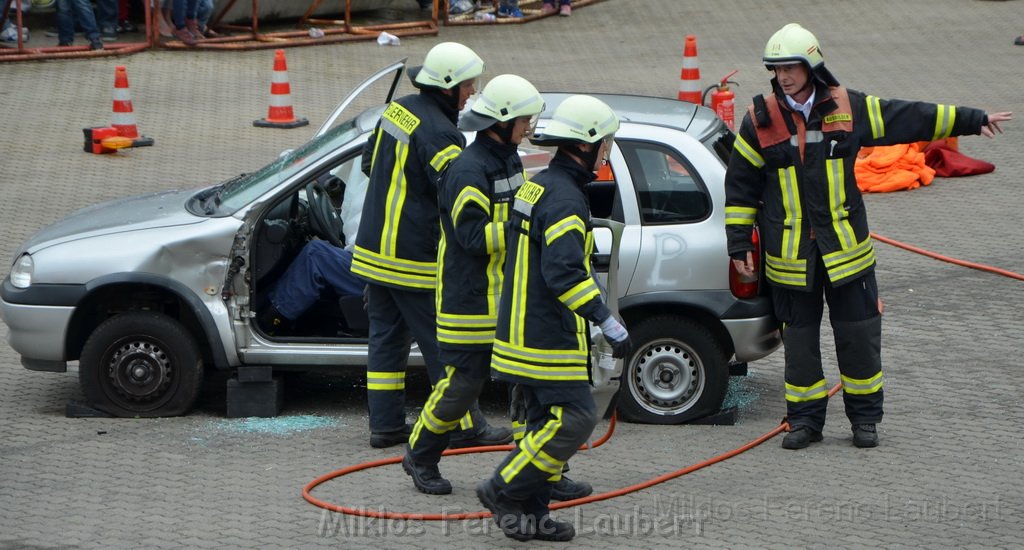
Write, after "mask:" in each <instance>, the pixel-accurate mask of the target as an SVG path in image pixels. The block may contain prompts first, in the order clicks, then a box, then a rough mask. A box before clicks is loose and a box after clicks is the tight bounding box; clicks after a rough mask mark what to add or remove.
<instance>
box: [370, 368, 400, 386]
mask: <svg viewBox="0 0 1024 550" xmlns="http://www.w3.org/2000/svg"><path fill="white" fill-rule="evenodd" d="M366 389H368V390H404V389H405V372H382V371H366Z"/></svg>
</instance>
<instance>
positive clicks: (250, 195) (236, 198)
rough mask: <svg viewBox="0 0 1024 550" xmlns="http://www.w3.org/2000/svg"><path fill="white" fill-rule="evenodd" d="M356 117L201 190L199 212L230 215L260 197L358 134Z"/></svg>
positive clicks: (198, 198)
mask: <svg viewBox="0 0 1024 550" xmlns="http://www.w3.org/2000/svg"><path fill="white" fill-rule="evenodd" d="M359 133H360V131H359V128H358V127H356V125H355V121H354V120H350V121H347V122H345V123H344V124H341V125H339V126H337V127H335V128H332V129H331V130H330V131H329V132H327V133H326V134H324V135H322V136H320V137H317V138H314V139H312V140H310V141H309V142H307V143H305V144H304V145H303V146H301V147H299V148H297V149H293V150H291V151H287V152H285V153H284V154H282V155H281V156H280V157H278V158H277V159H276V160H274V162H271V163H270V164H268V165H266V166H264V167H263V168H261V169H259V170H258V171H256V172H253V173H250V174H242V175H240V176H236V177H234V178H231V179H229V180H227V181H225V182H223V183H221V184H220V185H218V186H216V187H214V188H213V189H207V190H204V191H203V192H202V193H201V194H200V195H197V196H196V197H195V199H197V200H199V201H200V207H199V209H198V210H199V212H198V213H200V214H202V215H206V216H213V215H218V214H219V215H231V214H233V213H234V212H236V211H237V210H238V209H240V208H242V207H243V206H245V205H247V204H249V203H251V202H252V201H254V200H256V199H258V198H259V197H262V196H263V195H264V194H266V193H267V192H269V191H270V190H271V189H273V188H274V187H276V186H277V185H278V184H279V183H281V182H282V181H285V180H287V179H288V178H290V177H291V176H293V175H294V174H295V173H297V172H298V171H299V170H301V169H302V168H303V167H304V166H306V165H308V164H309V163H310V162H312V161H315V160H316V159H318V158H320V157H322V156H323V155H326V154H329V153H330V152H332V151H334V150H335V149H337V148H338V147H341V146H343V145H345V144H346V143H349V142H350V141H352V140H353V139H355V138H356V137H357V136H358V135H359Z"/></svg>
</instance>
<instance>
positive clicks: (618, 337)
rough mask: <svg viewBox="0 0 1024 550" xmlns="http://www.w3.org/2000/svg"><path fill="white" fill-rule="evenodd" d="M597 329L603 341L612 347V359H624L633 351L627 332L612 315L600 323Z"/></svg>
mask: <svg viewBox="0 0 1024 550" xmlns="http://www.w3.org/2000/svg"><path fill="white" fill-rule="evenodd" d="M598 328H600V329H601V334H602V335H604V339H605V340H607V341H608V343H609V344H611V346H612V357H614V358H616V359H624V358H626V357H627V356H628V355H629V352H631V351H633V342H631V341H630V340H629V332H627V331H626V327H624V326H622V323H620V322H619V320H618V319H616V318H615V316H614V315H609V316H608V318H607V319H605V320H604V321H601V324H600V325H598Z"/></svg>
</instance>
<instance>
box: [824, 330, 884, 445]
mask: <svg viewBox="0 0 1024 550" xmlns="http://www.w3.org/2000/svg"><path fill="white" fill-rule="evenodd" d="M832 329H833V332H834V333H835V338H836V359H838V360H839V371H840V372H841V373H842V374H843V376H844V377H845V379H844V380H843V405H845V408H846V416H847V418H849V419H850V424H851V429H852V430H853V444H854V446H856V447H859V448H868V447H877V446H878V430H877V429H876V427H875V424H877V423H878V421H880V420H881V419H882V401H883V398H884V395H883V391H882V378H881V374H882V316H881V315H876V316H874V317H872V318H870V319H865V320H863V321H834V322H833V323H832ZM850 379H853V380H852V381H851V380H850Z"/></svg>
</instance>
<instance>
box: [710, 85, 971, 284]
mask: <svg viewBox="0 0 1024 550" xmlns="http://www.w3.org/2000/svg"><path fill="white" fill-rule="evenodd" d="M772 83H773V87H774V88H775V90H776V93H775V95H773V96H770V97H766V98H764V110H765V111H767V112H760V113H756V112H755V107H751V108H750V109H748V112H747V114H746V116H744V117H743V123H742V125H741V126H740V131H739V134H738V135H737V136H736V142H735V145H734V148H733V152H732V156H731V158H730V160H729V168H728V170H727V172H726V177H725V194H726V208H725V227H726V233H727V236H728V241H729V255H730V256H732V257H734V258H736V257H739V256H741V255H742V254H743V253H744V252H746V251H748V250H751V249H752V248H753V245H752V244H751V231H752V228H753V226H754V224H755V221H756V222H757V223H758V225H759V227H760V232H761V243H762V246H763V253H764V257H765V264H766V265H765V274H766V276H767V278H768V280H769V281H770V282H771V283H772V284H774V285H778V286H780V287H783V288H789V289H794V290H807V289H808V288H809V284H808V282H809V281H811V280H813V279H812V276H813V274H814V273H813V270H814V269H817V268H818V267H817V261H816V260H815V259H814V258H816V256H815V254H814V252H815V251H814V247H817V252H818V253H820V255H821V259H822V263H823V265H824V267H825V270H826V271H827V274H828V279H829V281H831V282H832V284H833V285H836V286H838V285H841V284H843V283H846V282H849V281H851V280H854V279H856V278H858V277H860V276H861V275H864V274H866V273H868V272H870V271H871V270H873V269H874V266H875V251H874V249H873V247H872V244H871V238H870V236H869V233H868V221H867V213H866V212H865V208H864V202H863V200H862V198H861V193H860V190H859V189H858V188H857V182H856V179H855V176H854V166H855V161H856V159H857V151H858V150H859V149H860V148H861V147H862V146H874V145H891V144H895V143H910V142H915V141H926V140H928V141H931V140H937V139H941V138H945V137H949V136H957V135H964V134H978V133H980V132H981V128H982V125H983V123H984V121H985V113H984V112H983V111H980V110H978V109H971V108H966V107H954V106H952V105H936V104H932V103H923V102H915V101H903V100H885V99H879V98H877V97H874V96H871V95H866V94H863V93H861V92H857V91H854V90H847V89H845V88H842V87H832V88H826V87H825V86H824V85H821V84H820V83H819V84H818V88H817V90H816V93H815V105H814V107H813V108H812V110H811V114H810V117H809V118H808V119H807V120H806V121H805V120H804V117H803V115H801V114H800V113H794V112H793V111H792V110H791V109H790V108H789V105H788V104H787V103H786V101H785V98H784V96H783V95H782V92H781V89H780V88H779V87H778V85H777V83H776V82H775V80H773V81H772ZM755 103H757V102H755ZM757 110H758V111H760V109H757ZM755 123H756V124H755Z"/></svg>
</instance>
